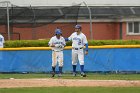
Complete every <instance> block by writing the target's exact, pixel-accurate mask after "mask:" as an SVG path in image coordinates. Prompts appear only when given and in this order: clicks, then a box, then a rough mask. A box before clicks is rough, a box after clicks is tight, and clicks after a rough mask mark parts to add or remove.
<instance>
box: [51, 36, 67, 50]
mask: <svg viewBox="0 0 140 93" xmlns="http://www.w3.org/2000/svg"><path fill="white" fill-rule="evenodd" d="M49 45H58V46H59V45H60V46H62V47H52V50H54V51H61V50H63V48H64V46H65V45H66V42H65V39H64V38H63V37H62V36H60V39H58V38H57V37H56V36H53V37H52V38H51V39H50V41H49Z"/></svg>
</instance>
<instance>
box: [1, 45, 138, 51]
mask: <svg viewBox="0 0 140 93" xmlns="http://www.w3.org/2000/svg"><path fill="white" fill-rule="evenodd" d="M71 48H72V47H71V46H67V47H65V49H71ZM89 48H91V49H92V48H93V49H103V48H140V45H103V46H89ZM0 50H7V51H8V50H9V51H10V50H11V51H12V50H51V48H50V47H21V48H0Z"/></svg>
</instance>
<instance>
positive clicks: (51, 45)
mask: <svg viewBox="0 0 140 93" xmlns="http://www.w3.org/2000/svg"><path fill="white" fill-rule="evenodd" d="M48 45H49V47H55V45H54V44H53V38H51V39H50V41H49V43H48Z"/></svg>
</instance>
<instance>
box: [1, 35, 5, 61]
mask: <svg viewBox="0 0 140 93" xmlns="http://www.w3.org/2000/svg"><path fill="white" fill-rule="evenodd" d="M4 42H5V41H4V37H3V36H2V35H1V34H0V48H3V47H4ZM2 58H3V57H2V51H0V61H1V60H2Z"/></svg>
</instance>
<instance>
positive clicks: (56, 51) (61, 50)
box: [52, 50, 62, 52]
mask: <svg viewBox="0 0 140 93" xmlns="http://www.w3.org/2000/svg"><path fill="white" fill-rule="evenodd" d="M52 51H54V52H61V51H62V50H59V51H55V50H52Z"/></svg>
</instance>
